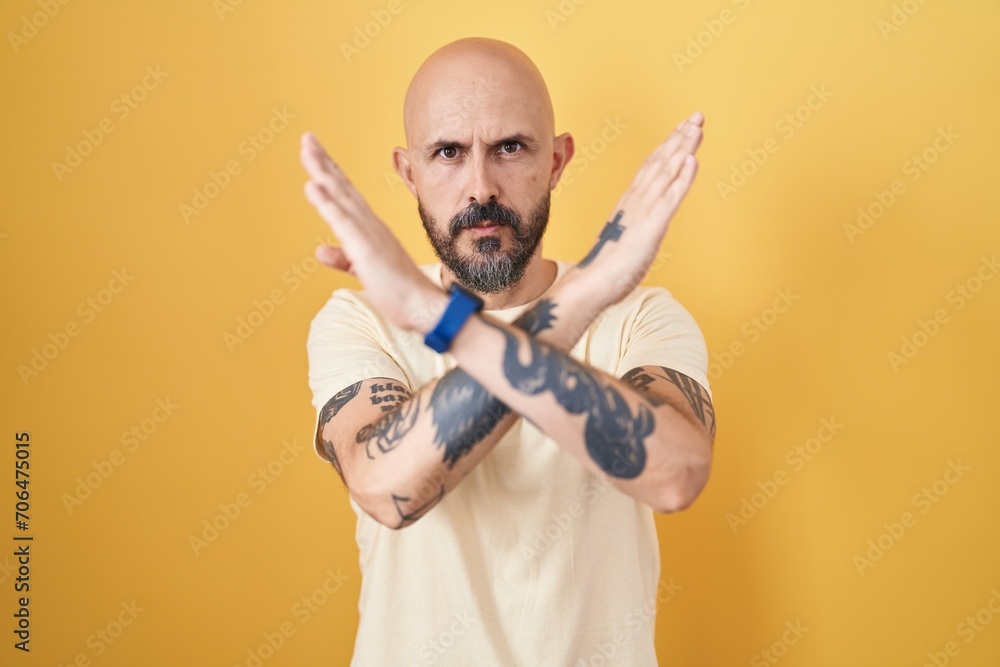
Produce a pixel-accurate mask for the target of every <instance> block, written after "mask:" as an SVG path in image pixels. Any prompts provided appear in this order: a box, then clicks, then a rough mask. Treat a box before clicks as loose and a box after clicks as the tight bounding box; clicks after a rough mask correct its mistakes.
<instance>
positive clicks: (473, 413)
mask: <svg viewBox="0 0 1000 667" xmlns="http://www.w3.org/2000/svg"><path fill="white" fill-rule="evenodd" d="M554 310H555V304H554V303H552V301H551V300H549V299H542V300H541V301H539V302H538V303H537V304H536V305H535V307H534V308H532V309H531V310H529V311H527V312H525V313H524V314H523V315H521V316H520V317H519V318H518V319H517V320H516V321H515V322H514V326H516V327H518V328H520V329H523V330H524V331H526V332H528V334H529V335H535V334H537V333H539V332H541V331H544V330H546V329H550V328H552V323H553V322H555V319H556V318H555V315H554ZM431 411H432V415H431V419H432V421H433V423H434V426H435V428H436V429H437V435H436V436H435V438H434V443H435V444H436V445H437V446H438V447H443V448H444V463H445V464H447V465H448V468H449V469H451V468H454V467H455V464H456V463H457V462H458V460H459V459H460V458H461V457H462V456H464V455H465V454H468V453H469V452H470V451H472V448H473V447H475V445H476V444H478V443H480V442H482V441H483V440H485V439H486V438H487V437H489V435H490V434H491V433H492V432H493V430H494V429H495V428H496V426H497V424H499V423H500V421H501V420H502V419H503V418H504V417H506V416H507V415H508V414H510V408H508V407H507V406H506V405H504V403H503V402H501V401H500V400H498V399H497V398H495V397H494V396H493V395H492V394H490V393H489V392H487V391H486V390H485V389H483V387H482V386H481V385H480V384H479V383H478V382H476V381H475V380H473V379H472V378H471V377H469V375H468V374H467V373H466V372H465V371H463V370H461V369H458V368H456V369H454V370H452V371H450V372H449V373H447V374H445V376H444V377H442V378H441V379H440V380H439V381H438V383H437V385H436V386H435V387H434V392H433V394H432V395H431Z"/></svg>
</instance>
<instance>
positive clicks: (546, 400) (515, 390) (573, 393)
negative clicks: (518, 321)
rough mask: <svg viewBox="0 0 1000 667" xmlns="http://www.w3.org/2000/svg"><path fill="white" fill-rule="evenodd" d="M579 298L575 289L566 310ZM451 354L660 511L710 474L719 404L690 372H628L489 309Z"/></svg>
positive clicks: (688, 497)
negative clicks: (607, 369)
mask: <svg viewBox="0 0 1000 667" xmlns="http://www.w3.org/2000/svg"><path fill="white" fill-rule="evenodd" d="M581 298H582V295H581ZM573 305H574V304H573V301H572V299H566V300H565V301H564V302H563V304H562V305H561V306H559V307H558V308H556V309H555V311H556V312H555V314H556V317H557V319H558V315H559V313H561V312H572V311H573ZM451 354H452V355H453V356H454V357H455V359H456V361H457V362H458V365H459V367H460V368H462V369H463V370H465V371H466V372H467V373H469V375H470V376H472V377H473V378H475V379H476V380H477V381H478V382H479V383H480V384H482V385H483V386H484V387H486V389H488V390H489V391H490V392H491V393H492V394H493V395H495V396H496V397H497V398H498V399H500V400H501V401H503V402H504V403H505V404H506V405H508V406H509V407H510V408H511V410H513V411H514V412H516V413H518V414H520V415H522V416H523V417H524V418H525V419H528V420H529V421H531V422H532V423H533V424H535V425H536V426H537V427H538V428H539V429H540V430H541V431H543V432H544V433H545V434H546V435H548V436H550V437H551V438H553V439H554V440H555V441H556V442H557V443H559V445H560V446H562V447H563V448H565V449H566V450H567V451H568V452H569V453H570V454H572V455H573V456H575V457H576V458H577V459H579V460H580V461H581V462H582V463H583V464H584V465H585V466H586V467H588V468H589V469H590V470H591V471H593V472H594V473H595V474H602V475H609V476H610V477H611V480H612V482H613V483H614V484H615V486H617V487H618V488H619V489H621V490H622V491H623V492H625V493H627V494H629V495H631V496H632V497H634V498H636V499H638V500H641V501H643V502H645V503H646V504H648V505H650V506H651V507H653V508H654V509H655V510H657V511H660V512H673V511H677V510H681V509H684V508H686V507H688V506H689V505H690V504H691V503H692V502H693V501H694V500H695V498H697V496H698V494H699V493H700V492H701V489H702V488H703V487H704V485H705V483H706V482H707V480H708V474H709V471H710V468H711V458H712V443H713V439H714V432H715V415H714V409H713V408H712V405H711V402H710V400H709V399H708V395H707V392H705V390H704V389H703V388H702V387H701V386H700V385H698V384H697V383H695V382H694V381H693V380H691V379H690V378H688V377H687V376H684V375H683V374H680V373H677V372H676V371H672V370H670V369H663V368H658V367H641V368H638V369H634V370H632V371H630V372H629V373H628V374H627V375H626V376H625V378H623V379H621V380H618V379H615V378H614V377H612V376H610V375H608V374H607V373H604V372H603V371H600V370H597V369H594V368H592V367H590V366H588V365H586V364H584V363H582V362H580V361H577V360H575V359H573V358H571V357H570V356H569V355H567V354H566V353H565V352H563V351H561V350H558V349H556V348H555V347H553V346H551V345H548V344H546V343H545V342H543V341H541V340H539V339H538V338H533V337H531V336H528V335H527V334H525V332H523V331H520V330H517V329H515V328H513V327H510V326H509V325H506V324H504V323H502V322H499V321H497V320H495V319H493V318H491V317H489V316H488V315H477V316H474V317H473V318H471V319H470V320H469V321H468V322H467V323H466V325H465V327H463V328H462V330H461V331H460V332H459V334H458V336H457V337H456V338H455V341H454V343H453V345H452V349H451Z"/></svg>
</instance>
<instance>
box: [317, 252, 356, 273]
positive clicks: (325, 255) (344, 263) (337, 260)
mask: <svg viewBox="0 0 1000 667" xmlns="http://www.w3.org/2000/svg"><path fill="white" fill-rule="evenodd" d="M313 255H314V256H315V257H316V260H317V261H319V263H320V264H324V265H326V266H329V267H330V268H331V269H336V270H337V271H346V272H348V273H352V271H351V260H349V259H347V255H345V254H344V251H343V250H342V249H340V248H338V247H337V246H332V245H319V246H316V250H315V251H314V252H313Z"/></svg>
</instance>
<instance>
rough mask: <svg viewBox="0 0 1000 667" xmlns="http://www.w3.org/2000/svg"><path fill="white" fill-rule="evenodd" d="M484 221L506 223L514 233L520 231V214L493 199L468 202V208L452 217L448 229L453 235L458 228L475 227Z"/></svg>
mask: <svg viewBox="0 0 1000 667" xmlns="http://www.w3.org/2000/svg"><path fill="white" fill-rule="evenodd" d="M486 221H490V222H495V223H497V224H499V225H508V226H510V227H512V228H513V229H514V232H515V233H520V231H521V216H520V215H518V214H517V211H514V210H513V209H509V208H507V207H506V206H504V205H503V204H500V203H498V202H497V201H496V200H493V199H491V200H490V201H488V202H486V203H485V204H480V203H479V202H472V203H471V204H469V206H468V208H466V209H465V210H464V211H461V212H460V213H458V214H456V215H455V216H454V217H452V219H451V223H450V225H449V231H451V234H452V236H454V235H455V234H457V233H458V232H459V230H462V229H468V228H469V227H475V226H477V225H479V224H481V223H483V222H486Z"/></svg>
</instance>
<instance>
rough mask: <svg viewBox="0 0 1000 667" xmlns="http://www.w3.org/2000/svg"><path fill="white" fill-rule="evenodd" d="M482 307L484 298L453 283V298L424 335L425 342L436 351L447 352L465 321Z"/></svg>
mask: <svg viewBox="0 0 1000 667" xmlns="http://www.w3.org/2000/svg"><path fill="white" fill-rule="evenodd" d="M482 308H483V300H482V299H480V298H479V297H478V296H476V295H475V294H473V293H472V292H469V291H468V290H466V289H463V288H462V286H461V285H458V284H457V283H452V285H451V300H450V301H449V302H448V306H447V307H446V308H445V309H444V314H442V315H441V319H440V320H438V323H437V324H436V325H434V328H433V329H431V330H430V331H429V332H428V334H427V335H426V336H424V343H425V344H426V345H427V347H429V348H431V349H432V350H434V351H435V352H447V351H448V348H450V347H451V342H452V341H453V340H455V336H457V335H458V332H459V330H460V329H461V328H462V325H464V324H465V321H466V320H468V319H469V318H470V317H471V316H472V314H473V313H477V312H479V311H480V310H482Z"/></svg>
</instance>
